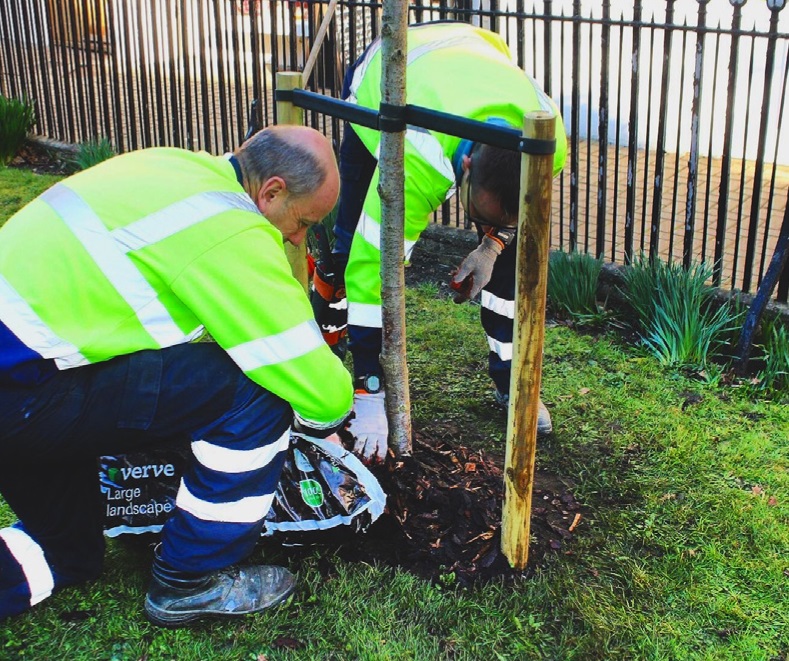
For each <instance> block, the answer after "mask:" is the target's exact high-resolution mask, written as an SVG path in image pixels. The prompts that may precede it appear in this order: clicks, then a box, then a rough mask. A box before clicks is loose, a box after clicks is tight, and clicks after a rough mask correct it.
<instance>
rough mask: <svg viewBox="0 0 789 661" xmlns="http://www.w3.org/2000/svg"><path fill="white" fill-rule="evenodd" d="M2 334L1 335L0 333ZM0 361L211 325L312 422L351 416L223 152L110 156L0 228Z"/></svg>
mask: <svg viewBox="0 0 789 661" xmlns="http://www.w3.org/2000/svg"><path fill="white" fill-rule="evenodd" d="M3 327H4V329H5V330H3ZM0 330H2V332H3V333H4V335H3V338H5V339H3V341H2V342H0V367H4V368H6V369H10V368H13V366H14V365H13V363H14V360H15V359H14V352H15V355H17V356H19V357H20V358H18V359H17V360H21V359H24V360H31V359H33V360H35V359H39V360H46V361H54V364H55V365H56V366H57V367H58V368H59V369H68V368H76V367H79V366H81V365H88V364H91V363H96V362H99V361H104V360H108V359H110V358H113V357H115V356H120V355H124V354H129V353H133V352H136V351H140V350H143V349H161V348H165V347H170V346H173V345H176V344H181V343H185V342H189V341H191V340H193V339H195V338H197V337H198V336H200V335H201V334H202V333H203V332H204V331H206V330H207V331H208V332H209V333H210V334H211V336H212V337H213V338H214V340H216V342H217V343H218V344H219V345H220V346H221V347H222V348H223V349H225V351H227V353H228V354H229V355H230V356H231V357H232V359H233V360H234V361H235V362H236V363H237V364H238V366H239V367H240V368H241V369H242V370H243V371H244V373H246V375H247V376H248V377H249V378H250V379H252V380H253V381H255V382H256V383H258V384H260V385H261V386H262V387H264V388H265V389H267V390H269V391H271V392H272V393H274V394H276V395H278V396H279V397H281V398H282V399H284V400H286V401H287V402H289V403H290V404H291V406H292V407H293V410H294V414H295V415H296V417H297V418H298V419H300V420H301V421H302V422H304V423H305V424H307V425H308V426H311V427H314V428H317V429H321V428H324V429H325V428H329V427H330V426H333V425H335V424H336V423H338V422H340V421H341V420H342V419H343V418H344V417H345V416H346V415H347V414H348V412H349V411H350V409H351V406H352V401H353V389H352V386H351V378H350V375H349V373H348V371H347V370H346V369H345V367H344V366H343V364H342V362H341V361H340V360H339V359H338V358H337V357H336V356H334V354H333V353H332V352H331V350H330V349H329V347H328V346H327V345H326V344H325V342H324V341H323V339H322V336H321V333H320V331H319V329H318V327H317V325H316V323H315V321H314V319H313V314H312V308H311V307H310V303H309V300H308V299H307V296H306V295H305V292H304V290H303V289H302V287H301V286H300V285H299V283H298V282H297V281H296V280H295V279H294V278H293V276H292V273H291V268H290V265H289V264H288V261H287V258H286V256H285V252H284V250H283V239H282V235H281V233H280V232H279V231H278V230H277V229H276V228H275V227H274V226H273V225H272V224H271V223H269V222H268V220H266V218H264V217H263V215H261V213H260V212H259V210H258V209H257V207H256V205H255V203H254V202H253V201H252V199H251V198H250V197H249V196H248V195H247V193H246V192H245V191H244V189H243V187H242V186H241V184H240V183H239V182H238V179H237V177H236V174H235V171H234V169H233V166H232V164H231V163H230V162H229V161H228V160H227V159H226V158H222V157H215V156H211V155H209V154H206V153H192V152H189V151H185V150H180V149H170V148H157V149H146V150H141V151H137V152H132V153H129V154H125V155H122V156H117V157H115V158H113V159H110V160H109V161H106V162H104V163H101V164H99V165H98V166H96V167H94V168H91V169H89V170H86V171H84V172H82V173H79V174H77V175H74V176H72V177H70V178H68V179H66V180H64V181H62V182H60V183H58V184H56V185H55V186H54V187H52V188H51V189H49V190H48V191H46V192H45V193H43V194H42V195H41V196H39V197H38V198H36V199H35V200H34V201H33V202H31V203H30V204H28V205H27V206H26V207H24V208H23V209H22V210H20V211H19V212H18V213H17V214H15V215H14V216H13V217H12V218H11V219H10V220H9V221H8V222H7V223H6V225H5V226H4V227H3V228H2V230H0Z"/></svg>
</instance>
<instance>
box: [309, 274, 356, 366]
mask: <svg viewBox="0 0 789 661" xmlns="http://www.w3.org/2000/svg"><path fill="white" fill-rule="evenodd" d="M324 268H325V267H324V266H323V264H321V263H320V262H318V264H317V265H316V266H315V273H314V274H313V276H312V292H311V293H310V303H311V304H312V313H313V314H314V315H315V321H317V322H318V326H319V327H320V329H321V333H322V334H323V339H324V340H325V341H326V344H328V345H329V346H330V347H331V348H332V351H334V353H336V354H337V355H338V356H340V357H341V358H343V357H344V356H345V344H346V343H345V336H346V334H347V333H348V302H347V300H346V298H345V273H344V269H342V270H343V273H340V272H338V270H335V272H334V273H326V272H325V270H324Z"/></svg>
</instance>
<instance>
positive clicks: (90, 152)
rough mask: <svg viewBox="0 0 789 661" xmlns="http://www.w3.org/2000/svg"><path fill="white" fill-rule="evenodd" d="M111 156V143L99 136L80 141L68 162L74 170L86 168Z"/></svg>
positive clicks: (113, 153) (112, 150)
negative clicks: (94, 138)
mask: <svg viewBox="0 0 789 661" xmlns="http://www.w3.org/2000/svg"><path fill="white" fill-rule="evenodd" d="M113 156H115V148H114V147H113V146H112V143H111V142H110V141H109V140H107V138H101V139H100V140H88V141H86V142H82V143H80V145H79V148H78V149H77V153H76V155H75V156H74V157H73V158H72V159H70V161H69V162H70V163H71V166H72V167H73V168H74V170H75V171H79V170H87V169H88V168H91V167H93V166H94V165H97V164H98V163H101V162H102V161H106V160H107V159H109V158H112V157H113Z"/></svg>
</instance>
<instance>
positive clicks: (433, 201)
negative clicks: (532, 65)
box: [346, 23, 567, 328]
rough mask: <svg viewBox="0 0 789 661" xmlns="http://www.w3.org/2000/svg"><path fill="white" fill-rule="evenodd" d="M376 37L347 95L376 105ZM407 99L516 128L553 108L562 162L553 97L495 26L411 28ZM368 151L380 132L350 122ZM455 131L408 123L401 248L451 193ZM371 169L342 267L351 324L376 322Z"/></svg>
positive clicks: (377, 212)
mask: <svg viewBox="0 0 789 661" xmlns="http://www.w3.org/2000/svg"><path fill="white" fill-rule="evenodd" d="M380 86H381V50H380V41H379V42H373V44H371V46H370V48H369V49H368V50H367V52H366V53H365V55H364V57H363V58H362V60H361V61H360V62H358V63H357V66H356V68H355V70H354V73H353V80H352V81H351V85H350V96H349V97H348V101H350V102H352V103H356V104H358V105H360V106H364V107H366V108H373V109H376V110H377V109H378V106H379V104H380V101H381V89H380ZM406 86H407V102H408V103H410V104H413V105H419V106H424V107H427V108H431V109H433V110H438V111H441V112H447V113H451V114H453V115H458V116H460V117H466V118H468V119H474V120H478V121H485V120H487V119H489V118H491V117H498V118H501V119H503V120H504V121H506V122H507V123H509V124H510V125H511V126H512V127H513V128H516V129H521V128H522V127H523V116H524V114H525V113H527V112H530V111H533V110H551V111H552V112H554V113H555V114H556V116H557V126H556V156H555V158H554V173H555V174H556V173H558V172H559V171H560V170H561V169H562V167H563V166H564V161H565V158H566V153H567V141H566V137H565V134H564V127H563V124H562V121H561V115H560V113H559V111H558V109H557V108H556V106H555V104H554V103H553V102H552V101H551V99H550V98H548V97H547V96H546V95H545V94H544V93H543V92H542V91H541V90H540V88H539V86H538V85H537V84H536V83H535V82H534V81H533V80H532V79H531V78H530V77H529V76H527V75H526V74H525V73H524V72H523V70H521V69H520V68H519V67H518V66H517V65H516V64H514V63H513V61H512V57H511V55H510V52H509V49H508V48H507V45H506V43H505V42H504V40H503V39H502V38H501V37H500V36H499V35H498V34H496V33H494V32H490V31H488V30H483V29H480V28H475V27H473V26H470V25H466V24H463V23H436V24H425V25H419V26H412V27H410V28H409V29H408V56H407V76H406ZM354 130H355V131H356V132H357V133H358V135H359V138H360V139H361V140H362V142H363V143H364V145H365V146H366V147H367V149H369V150H370V153H372V154H373V155H375V156H376V158H377V157H378V149H379V144H380V138H381V134H380V133H379V132H378V131H375V130H373V129H368V128H365V127H361V126H355V125H354ZM459 144H460V138H456V137H453V136H450V135H445V134H442V133H437V132H435V131H426V130H424V129H420V128H417V127H413V126H409V127H408V130H407V131H406V143H405V253H406V259H407V258H408V256H409V255H410V252H411V249H412V248H413V245H414V243H415V242H416V240H417V239H418V238H419V235H420V234H421V233H422V231H423V230H424V229H425V227H426V226H427V223H428V222H429V219H430V214H432V213H433V211H435V210H436V209H437V208H438V207H439V206H441V204H442V203H443V202H444V201H445V200H446V199H447V197H448V195H451V194H452V193H453V192H454V188H455V173H454V170H453V167H452V157H453V155H454V153H455V150H456V149H457V148H458V145H459ZM377 186H378V169H376V171H375V173H374V175H373V179H372V182H371V184H370V187H369V189H368V193H367V197H366V199H365V201H364V209H363V212H362V216H361V218H360V219H359V224H358V226H357V229H356V235H355V236H354V240H353V244H352V246H351V253H350V259H349V262H348V268H347V271H346V287H347V295H348V323H349V324H353V325H357V326H368V327H378V328H380V326H381V307H380V306H381V298H380V289H381V280H380V259H381V255H380V225H381V208H380V200H379V198H378V194H377Z"/></svg>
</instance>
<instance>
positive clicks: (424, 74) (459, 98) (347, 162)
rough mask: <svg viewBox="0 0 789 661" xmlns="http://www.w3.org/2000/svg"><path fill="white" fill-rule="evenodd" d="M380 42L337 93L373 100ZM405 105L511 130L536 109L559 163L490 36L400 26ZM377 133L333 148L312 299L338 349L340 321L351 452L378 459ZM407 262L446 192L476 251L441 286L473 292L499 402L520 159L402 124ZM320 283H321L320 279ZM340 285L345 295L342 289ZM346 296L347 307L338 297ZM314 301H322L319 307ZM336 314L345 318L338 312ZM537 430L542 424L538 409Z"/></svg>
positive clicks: (381, 438) (520, 78) (461, 28)
mask: <svg viewBox="0 0 789 661" xmlns="http://www.w3.org/2000/svg"><path fill="white" fill-rule="evenodd" d="M381 59H382V58H381V42H380V39H379V40H376V41H374V42H372V44H371V45H370V46H369V48H368V49H367V50H366V51H365V53H364V54H363V55H362V57H361V58H360V59H359V60H358V61H357V62H356V64H355V65H354V66H353V67H351V68H350V69H349V70H348V72H347V74H346V77H345V85H344V89H343V98H345V99H346V100H348V101H349V102H351V103H354V104H357V105H359V106H361V107H364V108H370V109H377V108H378V107H379V105H380V102H381V75H382V69H381ZM406 66H407V71H408V75H407V77H406V81H407V83H406V84H407V87H408V89H407V102H408V103H409V104H413V105H417V106H423V107H427V108H432V109H433V110H438V111H441V112H445V113H450V114H452V115H456V116H459V117H465V118H468V119H473V120H477V121H480V122H487V123H490V124H493V125H496V126H501V127H509V128H513V129H518V130H519V129H520V128H521V127H522V126H523V116H524V114H526V113H527V112H530V111H533V110H547V111H550V112H552V113H553V114H555V115H556V116H557V125H556V154H555V157H554V168H553V172H554V174H558V173H559V172H560V171H561V169H562V167H563V166H564V162H565V157H566V152H567V139H566V136H565V133H564V127H563V125H562V123H561V116H560V115H559V110H558V108H557V107H556V105H555V104H554V103H553V101H551V99H550V98H549V97H548V96H547V95H546V94H545V92H543V91H542V90H541V89H540V87H539V86H538V85H537V83H536V82H535V81H534V80H533V79H532V78H530V77H529V76H527V75H526V74H525V73H524V72H523V70H522V69H521V68H520V67H518V66H517V65H516V64H514V63H513V61H512V57H511V55H510V52H509V49H508V48H507V44H506V43H505V41H504V40H503V39H502V38H501V36H500V35H498V34H496V33H494V32H490V31H489V30H483V29H481V28H476V27H473V26H470V25H467V24H465V23H451V22H440V23H426V24H423V25H416V26H411V27H409V28H408V57H407V64H406ZM380 140H381V134H380V133H379V132H378V131H375V130H373V129H369V128H365V127H362V126H355V125H351V124H346V125H345V131H344V134H343V141H342V145H341V147H340V177H341V179H342V193H341V199H340V204H339V208H338V213H337V221H336V225H335V228H334V234H335V237H336V242H335V245H334V249H333V252H334V255H333V256H332V257H333V268H334V270H333V273H332V274H331V275H330V277H326V278H324V274H323V273H321V272H320V271H316V277H317V280H318V281H321V280H322V279H323V280H324V283H323V284H322V286H317V287H316V292H318V294H319V296H318V295H313V302H314V307H315V309H316V317H317V319H318V322H319V324H320V325H321V329H322V330H323V331H324V337H325V338H326V341H327V342H328V343H330V344H333V345H335V346H336V345H338V343H339V342H341V341H342V337H343V335H344V333H345V329H346V325H347V335H348V339H349V343H348V347H349V349H350V351H351V354H352V355H353V370H354V376H355V386H356V394H355V403H354V418H353V419H352V421H351V423H350V425H349V431H350V433H351V434H352V435H353V436H354V437H355V439H356V444H355V448H354V449H355V451H356V452H357V454H359V455H361V456H362V457H363V458H364V459H366V460H367V461H368V462H371V463H376V462H379V461H382V460H383V458H384V457H385V455H386V451H387V435H388V424H387V419H386V412H385V408H384V401H385V400H384V392H385V384H384V382H383V369H382V367H381V365H380V362H379V355H380V353H381V325H382V319H381V277H380V270H381V249H380V237H381V202H380V199H379V196H378V176H379V169H378V159H377V154H378V150H379V147H380ZM404 158H405V162H404V170H405V189H404V191H403V194H404V197H405V237H404V238H405V254H406V259H408V256H409V254H410V252H411V250H412V249H413V246H414V244H415V243H416V241H417V240H418V239H419V236H420V235H421V233H422V232H423V231H424V229H425V228H426V227H427V225H428V223H429V222H430V216H431V214H432V213H433V212H434V211H436V210H437V209H438V208H440V207H441V205H442V203H443V202H444V201H445V200H446V199H447V198H448V197H449V196H451V195H452V194H454V193H455V191H459V199H460V202H461V204H462V205H463V208H464V210H465V212H466V216H467V218H468V220H469V222H470V223H472V224H473V225H474V226H475V227H476V229H477V233H478V236H479V241H480V244H479V246H478V247H477V248H476V249H475V250H473V251H472V252H471V253H470V254H469V255H468V256H467V257H466V258H465V260H464V261H463V262H462V263H461V264H460V266H459V268H458V270H457V272H456V273H455V274H454V278H453V281H452V286H453V288H454V289H456V290H457V294H456V296H455V301H456V302H462V301H466V300H469V299H473V298H475V297H476V296H477V294H480V295H481V307H480V310H481V314H480V316H481V322H482V326H483V328H484V330H485V334H486V336H487V340H488V347H489V352H488V373H489V374H490V377H491V380H492V381H493V385H494V387H495V390H494V398H495V399H494V402H495V403H496V405H497V406H500V407H504V408H506V407H507V406H508V404H509V390H510V371H511V369H512V338H513V320H514V315H515V275H516V273H515V258H516V252H517V248H516V241H515V236H516V232H517V224H518V201H519V194H520V161H521V157H520V154H519V153H517V152H514V151H508V150H506V149H500V148H497V147H491V146H489V145H485V144H482V143H477V142H473V141H471V140H461V139H460V138H456V137H453V136H450V135H446V134H442V133H439V132H437V131H432V130H431V131H428V130H424V129H419V128H418V127H414V126H409V127H408V130H407V131H406V134H405V156H404ZM319 285H320V282H319ZM346 288H347V289H346ZM346 290H347V302H346V300H345V299H344V295H345V294H344V292H346ZM320 298H325V299H326V301H325V304H324V301H322V300H320ZM346 310H347V312H346ZM539 406H540V408H539V417H538V422H537V432H538V434H546V433H550V431H551V429H552V424H551V417H550V414H549V412H548V409H547V408H546V407H545V406H544V405H543V404H542V402H540V403H539Z"/></svg>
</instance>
